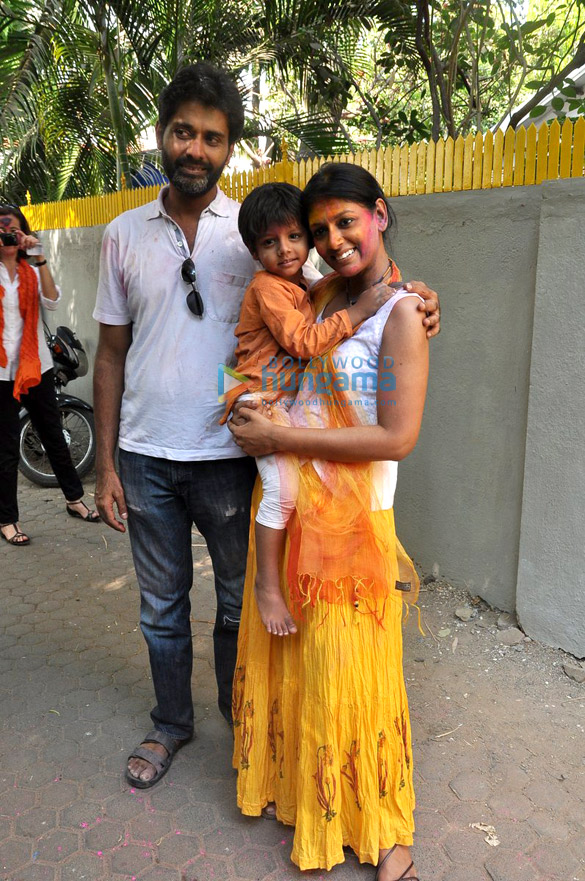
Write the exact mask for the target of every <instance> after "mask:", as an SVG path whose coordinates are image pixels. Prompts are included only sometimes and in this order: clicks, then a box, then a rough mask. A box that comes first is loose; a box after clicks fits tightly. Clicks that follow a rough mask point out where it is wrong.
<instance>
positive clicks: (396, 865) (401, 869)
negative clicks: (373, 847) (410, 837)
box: [376, 844, 418, 881]
mask: <svg viewBox="0 0 585 881" xmlns="http://www.w3.org/2000/svg"><path fill="white" fill-rule="evenodd" d="M376 881H418V878H417V876H416V870H415V868H414V864H413V862H412V859H411V856H410V850H409V849H408V848H407V847H404V846H403V845H402V844H397V845H395V846H394V847H391V848H390V849H388V848H385V849H384V850H381V851H380V859H379V861H378V871H377V873H376Z"/></svg>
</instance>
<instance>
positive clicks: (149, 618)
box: [119, 450, 256, 740]
mask: <svg viewBox="0 0 585 881" xmlns="http://www.w3.org/2000/svg"><path fill="white" fill-rule="evenodd" d="M119 464H120V478H121V480H122V485H123V487H124V493H125V495H126V502H127V505H128V527H129V532H130V543H131V546H132V556H133V558H134V566H135V568H136V575H137V578H138V584H139V586H140V595H141V604H140V626H141V629H142V632H143V634H144V638H145V639H146V642H147V644H148V651H149V653H150V666H151V670H152V680H153V684H154V691H155V695H156V700H157V706H156V707H155V708H154V710H153V711H152V713H151V718H152V721H153V723H154V726H155V728H157V729H159V730H160V731H164V732H165V733H166V734H169V735H170V736H171V737H174V738H176V739H178V740H183V739H187V738H189V737H191V735H192V734H193V701H192V697H191V672H192V668H193V645H192V641H191V625H190V620H189V616H190V613H191V602H190V599H189V591H190V590H191V587H192V584H193V556H192V551H191V527H192V524H193V523H194V524H195V526H196V527H197V529H198V530H199V532H200V533H201V535H202V536H203V538H204V539H205V541H206V542H207V548H208V550H209V554H210V556H211V562H212V564H213V572H214V576H215V593H216V596H217V614H216V619H215V628H214V631H213V644H214V653H215V676H216V679H217V687H218V703H219V708H220V710H221V712H222V714H223V715H224V716H225V718H226V719H227V720H228V721H229V722H231V690H232V680H233V675H234V668H235V664H236V654H237V640H238V626H239V623H240V614H241V609H242V592H243V587H244V576H245V573H246V557H247V552H248V530H249V526H250V500H251V495H252V488H253V486H254V480H255V478H256V464H255V462H254V460H253V459H249V458H242V459H219V460H210V461H203V462H174V461H171V460H169V459H157V458H153V457H152V456H142V455H140V454H138V453H129V452H127V451H126V450H120V458H119Z"/></svg>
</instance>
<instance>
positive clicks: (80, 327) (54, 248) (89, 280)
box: [41, 226, 105, 402]
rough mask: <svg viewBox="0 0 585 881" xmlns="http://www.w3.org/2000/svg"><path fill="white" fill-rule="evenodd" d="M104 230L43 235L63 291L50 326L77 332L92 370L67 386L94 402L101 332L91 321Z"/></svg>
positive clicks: (48, 316) (49, 315) (58, 231)
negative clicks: (94, 377) (93, 391)
mask: <svg viewBox="0 0 585 881" xmlns="http://www.w3.org/2000/svg"><path fill="white" fill-rule="evenodd" d="M104 228H105V227H103V226H94V227H89V228H83V229H53V230H48V231H46V232H44V233H42V236H41V237H42V239H43V244H44V246H45V251H46V252H47V260H48V262H49V268H50V269H51V272H52V273H53V277H54V279H55V281H56V282H57V284H58V285H59V287H60V288H61V302H60V303H59V307H58V308H57V310H56V311H55V312H49V311H46V312H45V319H46V321H47V324H48V325H49V327H50V328H51V330H54V329H55V328H56V327H57V325H59V324H65V325H66V326H67V327H70V328H71V329H72V330H74V331H75V333H76V334H77V336H78V337H79V339H80V340H81V342H82V343H83V347H84V349H85V351H86V352H87V356H88V359H89V364H90V369H89V373H88V375H87V376H84V377H83V378H81V379H76V380H75V381H74V382H71V383H70V384H69V385H68V386H67V392H70V393H71V394H72V395H76V396H77V397H78V398H83V399H84V400H86V401H90V402H91V401H92V400H93V394H92V387H91V386H92V370H93V362H94V358H95V352H96V348H97V339H98V329H97V324H96V322H95V321H94V320H93V318H92V317H91V314H92V312H93V307H94V303H95V294H96V289H97V279H98V273H99V262H100V248H101V243H102V235H103V231H104Z"/></svg>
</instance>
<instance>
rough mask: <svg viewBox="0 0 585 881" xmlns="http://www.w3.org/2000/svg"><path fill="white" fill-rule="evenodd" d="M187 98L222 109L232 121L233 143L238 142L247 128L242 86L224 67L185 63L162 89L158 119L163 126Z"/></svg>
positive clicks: (204, 62)
mask: <svg viewBox="0 0 585 881" xmlns="http://www.w3.org/2000/svg"><path fill="white" fill-rule="evenodd" d="M185 101H198V102H199V103H200V104H203V106H204V107H211V108H213V109H214V110H221V111H222V113H225V115H226V116H227V121H228V131H229V143H230V144H235V142H236V141H237V140H238V138H241V136H242V132H243V131H244V106H243V104H242V98H241V96H240V93H239V91H238V87H237V86H236V84H235V83H234V81H233V80H232V79H231V78H230V77H229V76H228V75H227V73H225V72H224V71H223V70H219V68H217V67H214V66H213V65H212V64H208V63H207V61H198V62H197V64H190V65H189V66H188V67H183V68H182V70H180V71H179V72H178V73H177V74H176V76H175V77H174V78H173V79H172V80H171V82H170V83H169V84H168V86H165V88H164V89H163V90H162V92H161V93H160V96H159V99H158V121H159V124H160V125H161V127H162V128H163V130H164V129H165V128H166V126H167V125H168V123H169V120H170V119H172V117H173V116H174V114H175V113H176V112H177V110H178V109H179V107H180V106H181V104H184V103H185Z"/></svg>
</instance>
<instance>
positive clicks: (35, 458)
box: [18, 404, 95, 486]
mask: <svg viewBox="0 0 585 881" xmlns="http://www.w3.org/2000/svg"><path fill="white" fill-rule="evenodd" d="M59 410H60V412H61V425H62V427H63V435H64V437H65V441H66V443H67V446H68V447H69V452H70V454H71V461H72V462H73V465H74V466H75V470H76V471H77V473H78V475H79V477H83V476H84V474H87V473H88V471H91V469H92V467H93V463H94V461H95V424H94V419H93V413H91V412H90V411H89V410H84V409H82V408H81V407H76V406H75V405H74V404H63V405H60V406H59ZM18 467H19V469H20V472H21V474H24V476H25V477H27V478H28V479H29V480H31V481H32V482H33V483H36V484H37V485H38V486H59V484H58V482H57V478H56V477H55V475H54V473H53V469H52V468H51V463H50V462H49V457H48V456H47V453H46V450H45V448H44V446H43V445H42V443H41V439H40V437H39V436H38V434H37V432H36V430H35V429H34V427H33V425H32V422H31V420H30V417H29V416H28V415H26V416H23V418H22V419H21V421H20V459H19V463H18Z"/></svg>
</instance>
